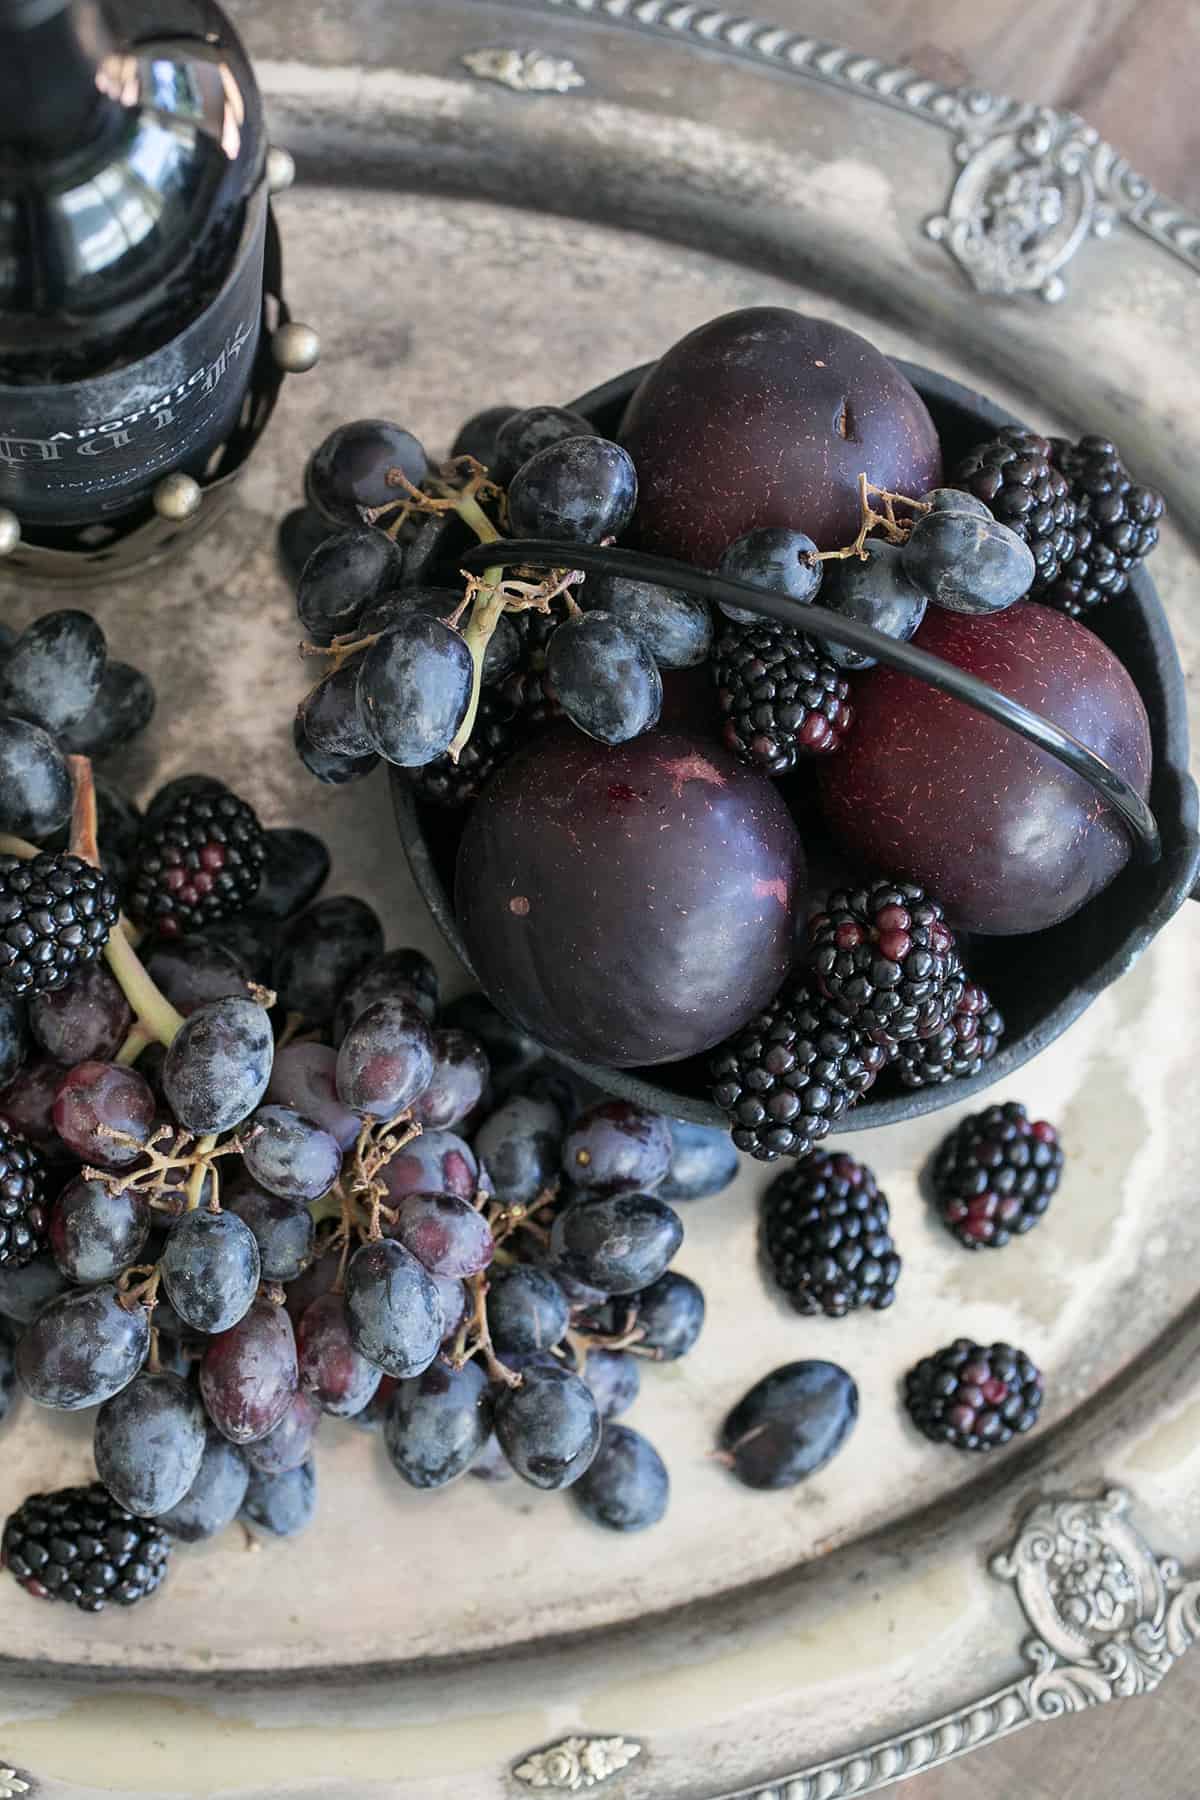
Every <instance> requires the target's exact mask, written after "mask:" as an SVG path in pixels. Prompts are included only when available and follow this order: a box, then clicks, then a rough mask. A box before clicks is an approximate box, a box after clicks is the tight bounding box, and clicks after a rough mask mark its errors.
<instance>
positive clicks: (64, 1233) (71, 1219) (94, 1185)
mask: <svg viewBox="0 0 1200 1800" xmlns="http://www.w3.org/2000/svg"><path fill="white" fill-rule="evenodd" d="M149 1235H150V1207H149V1204H148V1202H147V1200H146V1198H145V1196H144V1195H142V1194H139V1193H137V1192H136V1191H134V1190H132V1189H129V1188H124V1189H120V1190H118V1191H117V1192H116V1193H112V1192H110V1191H109V1189H108V1188H106V1187H103V1186H102V1185H101V1183H100V1182H98V1181H87V1180H85V1179H84V1177H83V1176H82V1175H80V1176H77V1177H76V1178H75V1180H74V1181H69V1182H68V1183H67V1185H66V1187H65V1188H64V1189H63V1190H62V1193H61V1194H59V1196H58V1198H57V1200H55V1202H54V1204H53V1205H52V1206H51V1208H50V1228H49V1237H50V1251H51V1254H52V1255H53V1257H54V1260H55V1262H56V1263H57V1264H58V1266H59V1268H60V1269H61V1270H62V1272H63V1274H64V1275H66V1276H68V1277H69V1279H70V1280H71V1281H76V1282H78V1283H79V1285H80V1287H93V1286H95V1285H96V1284H97V1283H99V1282H102V1281H115V1280H116V1278H117V1276H118V1275H120V1273H121V1271H122V1270H123V1269H127V1268H129V1267H130V1265H131V1264H132V1263H136V1262H137V1260H138V1258H139V1256H140V1255H141V1253H142V1248H143V1246H144V1245H145V1242H146V1239H147V1238H148V1237H149Z"/></svg>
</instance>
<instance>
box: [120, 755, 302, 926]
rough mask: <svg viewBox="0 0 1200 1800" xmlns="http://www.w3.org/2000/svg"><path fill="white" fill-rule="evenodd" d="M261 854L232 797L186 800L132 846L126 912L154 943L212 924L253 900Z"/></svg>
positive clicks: (248, 820) (259, 835)
mask: <svg viewBox="0 0 1200 1800" xmlns="http://www.w3.org/2000/svg"><path fill="white" fill-rule="evenodd" d="M266 855H267V847H266V835H265V833H264V831H263V828H262V826H261V825H260V824H259V822H258V818H257V816H256V814H255V813H254V811H253V809H252V808H251V807H249V806H247V804H246V802H245V801H244V800H239V798H238V796H237V795H236V794H231V793H229V792H228V791H227V790H224V789H222V790H218V791H216V792H211V791H210V792H201V793H194V794H188V795H185V796H184V798H183V799H181V800H180V801H179V802H178V804H177V805H175V806H173V807H172V808H171V810H170V812H169V813H167V814H166V816H165V817H163V818H161V819H159V820H158V822H157V823H156V824H155V825H154V827H153V829H152V830H150V831H148V832H147V833H146V835H145V836H144V837H143V838H142V841H141V843H140V845H139V846H138V851H137V856H136V858H135V860H134V865H133V874H132V877H131V880H130V886H129V893H128V896H127V905H128V907H129V912H130V914H131V916H132V917H133V918H134V919H136V920H137V922H138V924H139V925H144V926H146V927H147V928H148V929H150V930H151V931H157V932H158V933H159V935H160V936H161V937H178V936H179V935H181V934H182V933H184V932H193V931H200V930H202V929H203V927H204V926H206V925H215V924H216V923H217V921H218V920H219V919H228V918H231V917H232V916H233V915H234V914H235V913H239V912H241V910H242V908H243V907H245V906H248V905H249V904H250V902H251V901H252V900H253V899H254V896H255V894H256V893H257V892H258V884H259V881H260V879H261V877H262V870H263V864H264V862H265V861H266Z"/></svg>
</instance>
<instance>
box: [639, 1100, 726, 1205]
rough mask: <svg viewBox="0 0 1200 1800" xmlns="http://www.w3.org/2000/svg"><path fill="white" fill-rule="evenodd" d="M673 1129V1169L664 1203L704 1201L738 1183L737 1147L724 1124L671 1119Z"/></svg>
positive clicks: (661, 1191) (661, 1193)
mask: <svg viewBox="0 0 1200 1800" xmlns="http://www.w3.org/2000/svg"><path fill="white" fill-rule="evenodd" d="M667 1123H668V1125H669V1126H670V1130H671V1167H670V1168H669V1169H668V1171H667V1178H666V1180H665V1181H664V1182H663V1183H662V1185H661V1187H658V1188H656V1189H655V1192H656V1193H657V1194H658V1197H659V1199H660V1200H670V1201H671V1202H672V1203H673V1204H674V1203H675V1202H677V1201H680V1200H703V1199H706V1198H707V1197H708V1196H709V1195H711V1194H720V1193H722V1192H723V1191H724V1190H725V1189H726V1188H727V1187H728V1186H729V1185H730V1183H731V1182H733V1181H736V1179H737V1173H738V1169H739V1167H740V1164H739V1161H738V1153H737V1148H736V1146H735V1144H734V1142H733V1139H732V1138H731V1137H730V1135H729V1133H728V1132H727V1131H726V1130H725V1129H724V1128H723V1127H722V1126H720V1125H692V1124H689V1123H688V1121H687V1120H685V1119H668V1121H667Z"/></svg>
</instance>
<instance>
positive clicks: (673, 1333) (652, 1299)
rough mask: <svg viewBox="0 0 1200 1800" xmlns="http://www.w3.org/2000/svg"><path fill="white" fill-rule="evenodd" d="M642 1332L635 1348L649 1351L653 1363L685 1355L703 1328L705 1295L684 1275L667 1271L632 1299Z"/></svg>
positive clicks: (672, 1270)
mask: <svg viewBox="0 0 1200 1800" xmlns="http://www.w3.org/2000/svg"><path fill="white" fill-rule="evenodd" d="M633 1304H634V1306H635V1307H636V1308H637V1323H638V1328H639V1330H640V1332H641V1334H642V1335H641V1336H640V1338H639V1339H638V1348H639V1349H641V1350H652V1351H653V1352H654V1358H655V1361H656V1362H675V1361H677V1360H678V1358H679V1357H681V1356H686V1355H687V1353H688V1351H689V1350H690V1349H691V1348H692V1346H693V1344H694V1343H695V1342H696V1339H697V1338H698V1337H699V1336H700V1333H701V1330H702V1329H703V1326H704V1293H703V1290H702V1289H701V1288H700V1287H698V1286H697V1284H696V1283H695V1282H694V1281H692V1280H691V1279H690V1278H689V1277H688V1276H687V1275H677V1274H676V1273H675V1271H674V1269H668V1270H667V1272H666V1274H665V1275H660V1276H659V1278H658V1280H657V1281H655V1282H652V1283H651V1284H650V1286H649V1287H648V1288H643V1290H642V1292H641V1293H640V1294H635V1295H634V1296H633Z"/></svg>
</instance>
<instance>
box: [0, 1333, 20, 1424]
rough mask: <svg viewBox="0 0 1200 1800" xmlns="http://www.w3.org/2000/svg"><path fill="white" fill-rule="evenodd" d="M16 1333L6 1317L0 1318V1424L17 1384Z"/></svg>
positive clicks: (8, 1407)
mask: <svg viewBox="0 0 1200 1800" xmlns="http://www.w3.org/2000/svg"><path fill="white" fill-rule="evenodd" d="M16 1352H17V1334H16V1331H15V1330H14V1328H13V1326H12V1324H11V1322H10V1321H9V1320H8V1319H4V1318H0V1425H3V1423H4V1421H5V1419H7V1417H8V1415H9V1412H10V1410H11V1408H12V1403H13V1393H14V1390H15V1388H16V1385H17V1354H16Z"/></svg>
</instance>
